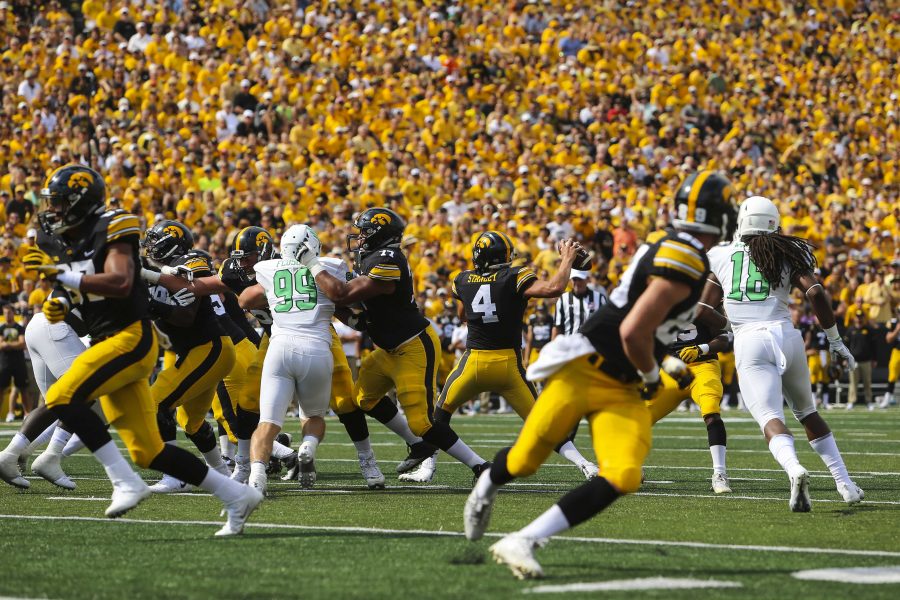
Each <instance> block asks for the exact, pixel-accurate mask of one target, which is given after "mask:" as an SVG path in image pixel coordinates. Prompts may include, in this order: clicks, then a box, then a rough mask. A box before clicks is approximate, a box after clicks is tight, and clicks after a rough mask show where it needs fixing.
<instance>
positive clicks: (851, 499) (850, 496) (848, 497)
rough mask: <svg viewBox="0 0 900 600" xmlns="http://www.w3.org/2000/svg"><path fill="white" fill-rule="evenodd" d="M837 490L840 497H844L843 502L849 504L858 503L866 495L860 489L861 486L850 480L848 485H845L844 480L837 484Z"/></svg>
mask: <svg viewBox="0 0 900 600" xmlns="http://www.w3.org/2000/svg"><path fill="white" fill-rule="evenodd" d="M837 491H838V493H839V494H840V495H841V498H843V499H844V502H846V503H847V504H850V505H853V504H858V503H860V502H862V499H863V498H865V497H866V493H865V492H864V491H862V488H861V487H859V486H858V485H856V484H855V483H854V482H852V481H851V482H850V485H847V484H846V483H844V482H841V483H839V484H837Z"/></svg>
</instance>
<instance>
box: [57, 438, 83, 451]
mask: <svg viewBox="0 0 900 600" xmlns="http://www.w3.org/2000/svg"><path fill="white" fill-rule="evenodd" d="M82 448H84V442H82V441H81V438H80V437H78V436H77V435H73V436H72V437H71V438H69V441H68V442H67V443H66V447H65V448H63V452H62V454H63V456H72V455H73V454H75V453H76V452H78V451H79V450H81V449H82Z"/></svg>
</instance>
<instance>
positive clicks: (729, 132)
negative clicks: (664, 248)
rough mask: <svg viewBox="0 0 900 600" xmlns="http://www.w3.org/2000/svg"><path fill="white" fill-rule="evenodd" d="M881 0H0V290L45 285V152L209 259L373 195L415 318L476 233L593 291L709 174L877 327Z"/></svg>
mask: <svg viewBox="0 0 900 600" xmlns="http://www.w3.org/2000/svg"><path fill="white" fill-rule="evenodd" d="M891 5H892V3H890V2H885V1H883V0H872V1H869V2H864V1H854V0H833V1H832V0H821V1H817V2H816V1H812V2H804V1H800V2H779V1H776V0H740V1H738V0H726V1H723V2H718V3H710V2H703V1H698V0H689V1H685V2H677V3H671V2H662V1H660V0H647V1H641V2H632V1H628V2H623V1H613V0H605V1H602V0H601V1H597V2H576V1H573V0H527V1H526V0H509V1H507V2H505V3H500V2H484V1H483V0H467V1H465V2H464V1H462V0H418V1H413V0H336V1H334V0H332V1H327V0H322V1H320V2H308V1H305V0H293V1H292V2H291V1H285V0H282V1H280V2H279V1H278V0H273V1H266V0H251V1H249V2H243V1H239V0H212V1H208V2H191V1H189V0H165V1H155V0H147V1H141V2H128V1H123V0H115V1H111V0H85V1H84V2H83V3H77V2H66V1H60V0H51V1H48V2H28V1H25V0H12V1H10V0H6V1H0V222H2V223H3V224H4V225H3V236H2V237H3V239H2V240H0V297H2V298H3V299H4V300H5V301H7V302H9V303H12V304H14V305H15V307H16V309H17V310H18V311H19V313H20V314H22V315H27V313H28V312H29V311H30V310H34V309H35V308H36V307H39V306H40V304H41V303H42V302H43V300H44V297H45V295H46V294H47V293H48V292H49V285H48V284H46V283H42V282H41V281H40V280H39V279H38V278H37V277H36V276H35V275H36V274H35V273H33V272H31V273H29V272H28V271H25V270H24V269H23V268H22V267H21V266H20V264H19V259H20V257H21V256H23V255H24V253H25V252H26V251H27V248H28V247H29V246H31V245H33V244H34V228H36V227H37V220H36V219H35V218H33V217H34V214H35V211H36V208H37V205H38V203H39V193H40V189H41V186H42V183H43V181H44V179H45V177H46V175H47V174H48V173H49V172H51V171H52V170H53V169H54V168H55V167H58V166H61V165H64V164H66V163H69V162H80V163H83V164H85V165H88V166H90V167H92V168H94V169H96V170H97V171H99V172H100V173H102V174H103V175H104V176H105V178H106V181H107V185H108V189H109V191H110V194H109V196H110V197H109V204H110V206H112V207H121V208H125V209H127V210H130V211H131V212H133V213H135V214H137V215H139V216H141V218H142V219H143V221H144V223H145V225H146V227H150V226H152V224H153V223H154V222H155V221H156V220H159V219H162V218H174V219H178V220H180V221H182V222H184V223H185V224H187V225H188V226H189V227H190V228H191V229H192V230H193V231H194V234H195V237H196V239H197V246H198V247H199V248H202V249H206V250H208V251H209V252H210V253H211V254H212V255H213V256H214V257H216V258H218V259H221V258H223V257H224V256H225V255H226V254H227V251H228V247H229V244H230V242H231V240H232V239H233V236H234V235H235V233H236V232H237V231H238V229H239V228H240V227H243V226H247V225H260V226H262V227H265V228H267V229H269V230H270V231H271V232H272V233H273V235H275V237H276V239H277V238H278V236H279V234H280V233H281V232H282V230H283V229H284V228H285V224H290V223H294V222H308V223H310V224H311V225H312V226H314V227H315V229H316V230H317V231H318V233H319V236H320V238H321V239H322V241H323V245H324V248H325V249H327V250H329V251H330V252H332V253H334V254H344V255H345V258H347V259H348V260H349V259H350V257H349V256H347V251H346V244H345V237H346V234H347V233H349V231H350V227H349V225H350V223H351V222H352V219H353V216H354V214H356V213H358V212H359V211H360V210H362V209H365V208H367V207H371V206H382V205H384V206H389V207H390V208H392V209H394V210H395V211H397V212H398V213H400V214H401V215H403V216H404V217H406V218H407V220H408V223H409V225H408V227H407V232H406V233H407V237H406V238H405V239H404V246H405V247H406V249H407V251H408V254H409V256H410V262H411V265H412V268H413V271H414V276H415V282H416V289H417V292H418V293H419V294H420V301H421V305H422V307H423V310H425V312H426V313H427V314H428V315H429V316H431V317H436V316H437V315H439V314H440V313H441V312H442V311H443V310H445V300H446V296H447V291H448V281H449V280H450V278H451V276H452V274H454V273H455V272H458V270H460V269H462V268H466V266H467V265H468V264H469V260H470V256H469V254H470V252H469V249H470V246H471V242H472V240H473V239H474V236H475V235H477V234H478V233H480V232H482V231H485V230H487V229H497V230H501V231H504V232H505V233H507V234H509V235H510V237H511V238H512V239H513V240H514V241H515V243H516V244H517V246H518V251H519V254H520V256H521V258H522V260H524V261H527V262H529V263H532V264H533V265H534V266H535V267H536V269H537V270H538V272H539V273H540V272H542V271H543V272H549V271H552V270H553V267H554V265H555V264H556V262H557V261H558V260H559V255H558V253H557V251H556V241H558V240H560V239H562V238H564V237H569V236H575V237H577V238H579V239H580V240H581V241H582V243H584V244H585V245H589V246H590V247H591V248H592V249H593V250H594V251H595V252H596V256H597V257H596V261H595V268H594V270H593V271H592V273H591V277H592V284H593V285H595V286H599V285H603V286H604V287H605V288H606V289H611V288H612V287H614V286H615V285H616V283H617V281H618V279H619V277H620V276H621V274H622V272H623V271H624V269H625V267H626V266H627V264H628V261H629V258H630V256H631V255H632V254H633V252H634V251H635V249H636V248H637V246H638V245H639V243H640V241H641V240H642V239H643V238H644V237H645V235H646V234H647V233H648V232H650V231H652V230H654V229H657V228H659V227H662V226H665V225H666V223H667V222H668V221H669V219H670V218H671V216H672V215H671V212H670V207H671V205H672V198H673V196H674V192H675V190H676V189H677V188H678V186H679V183H680V181H681V180H682V178H683V177H684V176H685V174H686V173H690V172H693V171H695V170H697V169H698V168H706V169H713V170H718V171H721V172H723V173H724V174H726V175H727V176H728V177H729V178H730V180H731V182H732V186H733V193H734V194H735V197H737V198H744V197H747V196H749V195H764V196H767V197H770V198H773V199H775V201H776V202H777V203H778V204H779V207H780V209H781V211H782V214H784V215H787V216H786V217H785V218H784V219H783V223H782V225H783V228H784V230H785V232H787V233H792V234H795V235H799V236H802V237H806V238H809V240H810V241H811V242H812V243H813V244H814V245H815V246H816V248H817V249H816V253H815V254H816V258H817V259H818V261H819V269H820V273H821V276H822V278H823V282H824V284H825V286H826V287H827V289H828V291H829V292H830V293H831V294H832V295H833V297H834V298H835V300H836V301H838V302H839V303H838V304H837V312H838V315H839V316H840V317H841V318H843V319H844V325H846V326H850V325H852V324H854V320H855V319H858V318H860V317H861V318H862V319H863V321H864V322H869V323H872V324H873V325H874V326H875V327H876V328H878V329H879V330H880V331H885V330H886V329H887V326H888V324H889V323H890V321H891V319H892V318H894V317H895V316H896V314H897V312H896V311H897V307H898V305H900V249H898V245H900V172H898V170H900V117H898V113H900V98H898V93H900V66H898V65H900V61H898V56H900V11H898V10H897V8H896V6H894V7H893V12H891V10H892V9H891ZM798 302H800V299H799V297H798ZM801 312H802V309H801ZM857 324H858V323H857ZM882 337H883V336H882Z"/></svg>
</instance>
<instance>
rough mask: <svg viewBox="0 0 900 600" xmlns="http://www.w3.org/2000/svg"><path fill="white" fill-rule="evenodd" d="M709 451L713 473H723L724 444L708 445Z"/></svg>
mask: <svg viewBox="0 0 900 600" xmlns="http://www.w3.org/2000/svg"><path fill="white" fill-rule="evenodd" d="M709 453H710V454H712V461H713V473H716V474H722V475H724V474H725V446H710V447H709Z"/></svg>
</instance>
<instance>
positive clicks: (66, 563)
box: [0, 409, 900, 599]
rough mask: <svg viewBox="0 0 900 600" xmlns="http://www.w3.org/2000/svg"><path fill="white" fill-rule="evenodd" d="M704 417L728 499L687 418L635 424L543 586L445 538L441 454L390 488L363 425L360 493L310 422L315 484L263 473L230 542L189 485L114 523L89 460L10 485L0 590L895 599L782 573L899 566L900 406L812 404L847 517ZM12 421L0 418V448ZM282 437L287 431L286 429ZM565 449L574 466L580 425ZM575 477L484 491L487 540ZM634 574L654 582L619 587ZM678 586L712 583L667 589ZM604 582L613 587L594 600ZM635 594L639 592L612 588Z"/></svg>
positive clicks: (72, 594)
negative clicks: (490, 513) (634, 485)
mask: <svg viewBox="0 0 900 600" xmlns="http://www.w3.org/2000/svg"><path fill="white" fill-rule="evenodd" d="M723 416H724V418H725V422H726V425H727V427H728V433H729V440H728V443H729V457H728V458H729V461H728V462H729V475H730V477H731V481H732V488H733V489H734V494H732V495H729V496H721V497H715V496H714V495H713V494H712V492H710V491H709V475H710V471H711V469H710V467H709V464H710V459H709V453H708V451H707V449H706V433H705V427H704V426H703V423H702V421H701V420H700V418H699V417H698V416H697V413H675V414H673V415H671V416H670V417H669V418H667V419H666V420H664V421H663V422H662V423H660V424H659V425H657V427H656V428H655V429H654V449H653V451H652V453H651V455H650V457H649V459H648V461H647V467H646V473H647V482H646V483H645V485H644V486H643V488H642V489H641V492H640V493H638V494H636V495H635V496H634V497H629V498H625V499H623V500H621V501H619V502H617V503H616V504H615V505H614V506H613V507H612V508H611V509H610V510H608V511H607V512H606V513H604V514H603V515H601V516H600V517H598V518H595V519H594V520H592V521H590V522H588V523H585V524H583V525H582V526H580V527H578V528H576V529H575V530H573V531H572V532H571V534H570V535H568V536H563V537H561V538H558V539H555V540H553V541H551V543H550V544H549V545H548V547H547V548H545V549H543V550H539V551H538V552H537V557H538V560H540V561H541V563H542V564H543V566H544V570H545V573H546V575H547V578H546V579H545V580H543V581H538V582H527V583H523V582H520V581H517V580H515V579H513V577H512V576H511V575H510V573H509V572H508V571H507V570H506V568H505V567H502V566H500V565H496V564H493V562H491V560H490V559H489V557H488V556H487V552H486V550H487V548H488V546H489V545H490V544H491V543H493V540H494V539H496V538H495V537H493V536H492V537H488V538H486V539H485V540H483V541H480V542H478V543H470V542H467V541H466V540H465V539H464V538H463V537H462V535H461V533H460V532H461V531H462V506H463V503H464V501H465V497H466V495H467V494H468V491H469V489H470V486H471V473H470V472H469V471H468V469H466V468H465V467H463V466H461V465H458V464H456V463H453V462H451V461H450V460H449V459H448V458H445V457H441V458H440V462H439V466H438V472H437V475H436V476H435V479H434V481H433V482H432V483H431V484H428V485H422V486H417V485H413V484H401V483H399V482H398V481H397V480H396V475H395V474H394V472H393V469H394V466H395V465H396V463H397V461H398V460H399V459H401V458H402V457H403V456H404V455H405V447H404V446H403V445H402V444H401V443H400V442H399V440H398V439H397V438H395V437H394V436H393V434H390V433H389V432H387V431H386V430H385V429H384V428H382V427H381V426H380V425H378V424H377V423H374V422H371V421H370V429H371V431H372V433H373V442H374V443H373V445H374V447H375V451H376V455H377V456H378V459H379V463H380V464H381V466H382V469H383V470H384V472H385V475H386V476H387V479H388V489H387V490H385V491H383V492H371V491H369V490H367V489H365V486H364V485H363V482H362V479H361V477H360V476H359V471H358V469H357V464H356V459H355V452H354V449H353V446H352V444H350V443H349V440H347V438H346V435H345V434H344V433H343V430H342V429H341V427H340V424H339V423H338V422H337V420H336V419H329V422H328V426H329V437H328V438H326V441H325V442H324V443H323V445H322V446H320V449H319V457H320V458H319V460H318V468H319V483H318V485H317V489H315V490H312V491H301V490H299V489H297V486H296V484H295V483H284V482H281V481H280V480H271V481H270V490H272V491H273V493H274V495H273V497H271V498H269V499H267V501H266V502H265V503H264V504H263V505H262V507H261V508H260V510H259V511H257V512H256V513H255V514H254V515H253V517H252V520H251V522H250V526H249V527H248V529H247V531H246V532H245V535H244V536H242V537H241V538H237V539H224V540H223V539H214V538H213V537H212V534H213V532H214V531H215V530H216V528H217V526H218V525H219V524H220V523H221V522H222V521H223V518H221V517H219V516H218V503H217V502H216V501H214V500H213V499H212V498H211V497H209V496H207V495H205V494H201V493H190V494H185V495H180V496H177V497H171V496H170V497H158V496H157V497H153V498H151V499H149V500H147V501H146V502H145V503H144V504H142V505H141V506H140V507H138V508H137V509H136V510H134V511H132V512H131V513H130V514H129V515H128V517H127V518H125V519H120V520H118V521H110V520H108V519H105V518H104V517H103V509H104V508H105V507H106V504H105V503H106V501H107V499H108V496H109V484H108V482H107V481H106V480H105V478H104V477H103V474H102V470H101V469H100V467H99V466H98V465H97V463H96V462H95V461H94V460H93V458H91V457H90V456H89V455H88V454H86V453H81V454H78V455H76V456H74V457H72V458H71V459H69V460H68V461H67V463H66V468H67V470H68V472H69V473H70V474H71V475H72V476H73V479H75V481H76V483H77V484H78V489H77V490H75V491H74V492H65V491H63V490H61V489H58V488H54V487H53V486H51V485H50V484H49V483H46V482H44V481H43V480H40V479H35V478H33V477H32V476H31V475H30V474H29V478H31V480H32V484H33V485H32V488H31V490H28V491H24V492H21V491H17V490H14V489H13V488H11V487H9V486H6V485H3V486H2V487H0V551H2V554H0V556H2V557H3V576H2V577H0V596H7V597H16V598H122V597H126V596H128V597H132V598H204V597H213V598H216V597H219V598H245V597H246V598H250V597H254V598H262V597H270V596H278V597H283V598H293V597H304V598H310V597H324V596H326V595H328V596H329V597H332V598H397V597H422V598H459V597H464V596H467V597H491V598H510V597H522V594H523V593H526V592H545V593H546V595H547V596H548V597H567V598H572V597H587V596H592V597H596V596H597V595H598V591H597V590H599V591H602V593H603V596H604V597H611V598H616V597H625V596H626V594H627V596H628V597H630V598H634V597H635V596H638V597H666V598H695V597H696V596H697V595H698V594H706V595H707V596H708V597H722V596H725V595H727V597H729V598H744V597H747V598H749V597H753V598H779V599H783V598H785V597H790V596H791V595H799V594H803V595H805V596H809V597H824V596H825V595H826V594H828V595H830V596H832V597H849V596H851V595H852V596H854V597H856V598H894V597H898V594H900V584H880V585H860V584H851V583H836V582H829V581H806V580H800V579H797V578H795V577H794V576H792V574H794V573H796V572H798V571H801V570H808V569H823V568H847V567H894V568H897V567H900V410H894V409H892V410H889V411H879V412H876V413H869V412H865V411H856V412H852V413H847V412H844V411H833V412H828V413H825V418H826V419H827V420H828V421H829V424H830V425H831V426H832V428H833V429H834V431H835V433H836V436H837V440H838V445H839V447H840V448H841V450H842V452H843V453H844V455H845V459H846V462H847V465H848V467H849V469H850V471H851V475H852V476H853V477H854V479H855V480H856V481H857V483H858V484H859V485H860V486H861V487H862V488H863V489H864V490H865V491H866V501H865V502H864V503H863V504H862V505H860V506H858V507H852V508H849V507H847V506H846V505H844V504H843V503H842V502H841V501H840V498H839V496H838V494H837V492H836V491H835V489H834V485H833V481H832V479H831V477H830V475H829V474H828V473H827V472H826V471H825V469H824V466H823V465H822V463H821V461H820V460H819V458H818V456H816V455H815V454H814V453H813V452H812V450H811V449H810V448H809V446H808V444H806V443H805V442H803V441H801V440H798V443H797V449H798V452H799V455H800V458H801V461H802V462H803V463H804V465H805V466H806V467H807V469H809V470H810V472H811V474H812V476H813V477H812V480H811V481H812V483H811V493H812V498H813V512H812V513H810V514H793V513H791V512H789V510H788V507H787V497H788V486H787V478H786V476H784V474H783V473H782V472H781V471H780V469H778V466H777V464H776V463H775V461H774V460H773V459H772V458H771V456H770V454H769V453H768V450H767V449H766V447H765V444H764V442H763V441H762V439H761V436H760V435H759V433H758V430H757V428H756V425H755V423H754V422H753V421H752V420H751V419H750V418H749V415H747V414H746V413H743V412H736V411H732V412H728V413H725V414H724V415H723ZM520 424H521V422H520V421H519V420H518V419H517V418H516V417H513V416H508V415H502V416H500V415H491V416H480V417H476V418H469V417H456V418H455V419H454V428H455V429H457V431H458V432H459V433H460V435H461V436H462V437H463V438H464V439H465V440H466V441H467V442H469V443H470V444H471V445H472V446H473V448H474V449H475V450H476V451H477V452H479V453H481V454H482V455H483V456H484V457H485V458H490V457H492V456H493V454H494V452H496V451H497V450H498V449H500V448H501V447H503V446H505V445H508V444H509V443H511V442H512V441H513V440H514V438H515V435H516V433H517V431H518V428H519V426H520ZM16 427H17V426H16V425H3V426H0V444H2V445H5V444H6V440H8V437H9V436H10V435H12V433H13V432H14V431H15V429H16ZM795 429H797V428H795ZM289 430H292V431H293V432H295V431H296V422H295V421H292V422H291V423H290V424H289ZM577 443H578V446H579V447H580V448H581V449H582V451H584V452H585V454H586V455H587V456H591V455H592V452H590V451H589V450H590V448H589V443H590V438H589V435H588V433H587V430H586V427H582V429H581V432H580V435H579V437H578V440H577ZM182 445H183V446H184V447H186V448H191V446H190V444H189V442H186V441H184V440H182ZM145 475H146V478H147V480H148V481H153V480H155V477H154V476H153V475H152V474H151V473H146V474H145ZM580 481H583V479H582V477H581V474H580V472H578V471H577V469H576V468H575V467H573V466H569V465H568V464H567V463H564V461H563V460H562V459H560V458H559V457H556V456H554V457H553V458H551V461H550V463H549V464H548V465H546V466H545V467H544V468H543V469H541V471H540V472H539V473H538V474H537V475H536V476H535V477H533V478H531V479H527V480H523V481H520V482H517V483H516V484H515V485H512V486H509V487H508V489H506V490H504V492H502V493H501V496H500V498H499V500H498V502H497V505H496V509H495V512H494V519H493V522H492V526H491V529H490V532H491V534H497V533H503V532H508V531H512V530H515V529H518V528H519V527H521V526H523V525H524V524H526V523H527V522H528V521H529V520H530V519H531V518H533V517H534V516H536V515H537V514H539V513H540V512H542V511H543V510H544V509H545V508H547V507H549V506H550V505H551V504H552V503H553V502H554V501H555V500H556V499H557V498H558V497H559V496H560V495H561V494H563V493H565V492H566V491H568V490H569V489H571V488H572V487H573V486H574V485H576V484H577V483H579V482H580ZM646 578H666V579H662V580H655V581H652V582H646V581H643V582H637V583H636V582H635V581H634V580H643V579H646ZM683 579H689V580H695V581H693V582H692V583H691V582H688V583H689V584H690V585H701V584H702V585H704V586H723V587H724V586H727V587H728V589H727V590H726V589H723V590H718V589H710V590H703V589H700V590H696V589H678V588H677V586H678V585H683V584H684V582H682V581H680V580H683ZM621 580H627V582H625V583H623V584H620V583H614V584H612V588H613V590H612V591H609V590H605V589H604V588H609V587H610V584H609V582H610V581H615V582H619V581H621ZM697 580H699V581H697ZM603 582H606V583H605V584H604V583H603ZM576 583H577V584H585V585H582V586H574V585H572V584H576ZM594 584H596V585H594ZM635 585H637V586H639V587H640V586H650V587H654V586H655V587H656V588H657V589H653V590H650V591H647V590H643V591H640V590H638V591H634V590H632V591H615V590H618V589H621V588H622V587H624V586H635ZM591 590H594V591H591ZM528 595H531V594H528ZM541 595H542V596H543V595H545V594H541Z"/></svg>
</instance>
